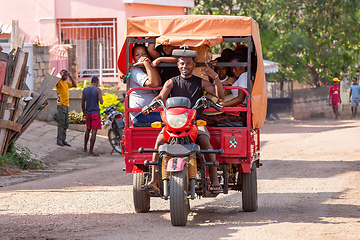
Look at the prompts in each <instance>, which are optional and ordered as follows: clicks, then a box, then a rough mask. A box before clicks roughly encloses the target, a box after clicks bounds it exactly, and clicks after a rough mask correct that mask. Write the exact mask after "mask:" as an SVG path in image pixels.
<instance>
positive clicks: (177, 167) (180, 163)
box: [166, 158, 186, 172]
mask: <svg viewBox="0 0 360 240" xmlns="http://www.w3.org/2000/svg"><path fill="white" fill-rule="evenodd" d="M185 163H186V161H185V159H183V158H170V159H169V161H168V163H167V166H166V171H167V172H180V171H182V170H184V167H185Z"/></svg>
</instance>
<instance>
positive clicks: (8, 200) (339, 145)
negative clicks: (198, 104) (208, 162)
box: [0, 120, 360, 239]
mask: <svg viewBox="0 0 360 240" xmlns="http://www.w3.org/2000/svg"><path fill="white" fill-rule="evenodd" d="M359 144H360V121H356V120H354V121H350V120H348V121H345V120H343V121H332V120H317V121H274V122H266V124H265V125H264V127H263V128H262V131H261V159H262V163H263V166H262V167H261V168H260V169H258V192H259V209H258V210H257V211H256V212H253V213H245V212H243V211H242V208H241V193H240V192H234V191H230V192H229V194H228V195H224V194H223V195H219V196H218V197H217V198H202V199H196V200H193V201H191V213H190V215H189V221H188V225H187V226H185V227H173V226H172V225H171V223H170V213H169V202H168V201H165V200H161V199H158V198H152V199H151V211H150V212H149V213H135V212H134V208H133V204H132V186H131V184H132V175H131V174H126V173H125V172H123V171H122V169H123V167H124V162H123V161H122V159H119V160H114V161H105V162H104V163H99V165H98V166H96V167H94V166H92V167H90V168H84V169H80V170H76V171H69V172H66V173H62V174H59V173H56V174H55V173H54V174H50V175H49V176H48V177H46V178H42V179H37V180H34V181H28V182H23V183H19V184H15V185H11V186H5V187H2V188H0V239H360V237H359V236H360V193H359V189H360V184H359V183H360V172H359V171H360V164H359V159H360V157H359V156H360V155H359V146H360V145H359ZM85 159H86V158H85ZM98 159H99V160H98V161H101V157H99V158H98ZM83 161H85V160H83ZM92 161H93V160H92Z"/></svg>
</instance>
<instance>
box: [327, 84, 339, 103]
mask: <svg viewBox="0 0 360 240" xmlns="http://www.w3.org/2000/svg"><path fill="white" fill-rule="evenodd" d="M329 101H332V102H337V103H338V102H339V101H340V87H339V86H337V85H332V86H331V87H330V89H329Z"/></svg>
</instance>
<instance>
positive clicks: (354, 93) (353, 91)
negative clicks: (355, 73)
mask: <svg viewBox="0 0 360 240" xmlns="http://www.w3.org/2000/svg"><path fill="white" fill-rule="evenodd" d="M359 93H360V85H359V84H358V82H357V78H356V77H354V78H353V84H352V85H351V86H350V96H349V102H351V117H350V119H353V118H355V117H356V111H357V108H358V106H359V97H360V96H359V95H360V94H359Z"/></svg>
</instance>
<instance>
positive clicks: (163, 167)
mask: <svg viewBox="0 0 360 240" xmlns="http://www.w3.org/2000/svg"><path fill="white" fill-rule="evenodd" d="M168 161H169V156H167V155H164V156H163V157H162V161H161V178H162V181H163V193H164V198H165V199H168V198H169V194H170V193H169V177H170V173H169V172H167V171H166V167H167V163H168Z"/></svg>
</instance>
